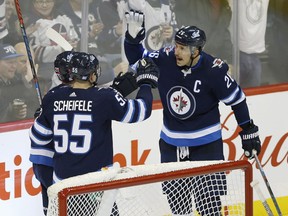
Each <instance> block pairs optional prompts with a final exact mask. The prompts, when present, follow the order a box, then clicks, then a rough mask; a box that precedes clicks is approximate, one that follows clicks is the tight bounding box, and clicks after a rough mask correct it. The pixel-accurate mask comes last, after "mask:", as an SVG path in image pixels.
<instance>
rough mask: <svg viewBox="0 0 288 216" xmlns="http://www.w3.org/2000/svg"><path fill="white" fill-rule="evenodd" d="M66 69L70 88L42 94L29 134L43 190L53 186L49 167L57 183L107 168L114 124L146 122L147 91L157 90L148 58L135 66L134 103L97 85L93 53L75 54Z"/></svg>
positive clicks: (155, 73)
mask: <svg viewBox="0 0 288 216" xmlns="http://www.w3.org/2000/svg"><path fill="white" fill-rule="evenodd" d="M70 67H71V74H70V76H71V80H70V83H69V85H62V86H60V87H57V88H55V89H52V90H51V91H49V92H48V93H47V94H46V95H45V97H44V98H43V106H42V112H41V114H40V115H39V116H38V117H37V118H36V120H35V122H34V124H33V125H32V127H31V130H30V139H31V153H30V161H31V162H32V163H33V167H35V165H36V167H38V168H36V169H34V172H35V175H36V178H37V179H38V180H39V181H40V182H41V184H42V185H46V187H49V186H50V185H51V184H52V183H51V182H50V180H49V178H50V176H49V175H48V174H46V171H47V167H48V168H50V170H51V169H52V170H53V182H58V181H60V180H62V179H65V178H69V177H71V176H76V175H80V174H85V173H88V172H94V171H99V170H101V168H102V167H107V166H111V165H112V164H113V145H112V129H111V124H112V120H116V121H120V122H124V123H136V122H140V121H144V120H145V119H147V118H148V117H149V116H150V115H151V111H152V99H153V98H152V93H151V87H152V88H155V87H157V77H158V68H157V67H156V66H155V65H154V63H153V62H152V61H151V60H150V59H148V58H147V59H142V60H141V61H139V63H138V64H137V66H136V79H137V85H138V86H139V91H138V94H137V96H136V99H134V100H132V99H129V100H128V99H126V98H124V97H123V96H122V95H121V93H120V92H118V91H117V90H115V89H114V88H111V87H108V88H99V87H97V86H95V83H96V81H97V78H98V77H99V75H100V68H99V63H98V60H97V58H96V57H95V56H94V55H92V54H86V53H77V54H75V53H74V54H73V56H72V59H71V61H70ZM147 77H148V78H147ZM39 167H40V168H39ZM43 167H44V169H43ZM45 168H46V169H45ZM45 178H47V179H45ZM49 184H50V185H49Z"/></svg>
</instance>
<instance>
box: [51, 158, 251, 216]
mask: <svg viewBox="0 0 288 216" xmlns="http://www.w3.org/2000/svg"><path fill="white" fill-rule="evenodd" d="M223 176H224V178H223ZM252 176H253V171H252V165H251V164H250V163H249V162H248V161H244V160H241V161H197V162H191V161H189V162H173V163H162V164H151V165H139V166H130V167H124V168H113V169H109V170H105V171H101V172H94V173H88V174H85V175H80V176H75V177H72V178H68V179H65V180H63V181H61V182H58V183H56V184H54V185H52V186H51V187H49V188H48V196H49V207H48V216H66V215H67V216H72V215H77V216H81V215H83V216H84V215H85V216H89V215H91V216H92V215H93V216H96V215H99V216H105V215H107V216H110V215H111V216H112V215H113V216H117V215H120V216H135V215H137V216H138V215H139V216H141V215H143V216H144V215H153V216H158V215H159V216H170V215H171V216H172V215H191V216H192V215H195V216H196V215H200V214H199V211H201V210H200V209H202V210H203V211H207V209H208V210H209V209H210V208H211V212H213V209H215V208H214V206H215V205H216V206H217V205H218V204H219V202H215V203H218V204H215V203H214V201H215V200H217V199H216V198H217V197H220V203H221V210H220V211H221V215H223V216H224V215H237V216H239V215H253V190H252V188H251V186H250V182H251V181H252V180H253V179H252ZM198 187H199V188H198ZM205 187H206V189H207V187H208V188H210V189H211V187H212V188H213V190H212V191H214V192H213V193H212V192H210V193H209V197H208V199H207V200H206V201H205V202H202V201H201V202H199V198H197V196H201V195H203V193H204V191H205ZM218 190H219V191H218ZM215 191H216V192H215ZM177 194H178V195H177ZM210 194H211V195H210ZM174 195H175V197H174ZM179 200H181V202H178V201H179ZM197 200H198V201H197ZM218 201H219V200H218ZM175 202H176V205H175ZM171 204H172V205H171ZM202 204H203V206H201V205H202ZM204 204H205V205H204ZM187 206H188V207H189V209H191V208H190V206H192V208H193V209H192V210H189V209H188V210H187ZM196 206H198V208H197V209H196ZM183 209H184V210H183ZM185 209H186V210H185ZM197 210H199V211H197ZM187 211H190V212H188V213H187ZM173 212H174V213H173ZM175 212H176V213H175ZM206 214H208V213H206ZM211 215H218V214H216V213H215V214H211ZM219 215H220V213H219Z"/></svg>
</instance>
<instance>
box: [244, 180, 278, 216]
mask: <svg viewBox="0 0 288 216" xmlns="http://www.w3.org/2000/svg"><path fill="white" fill-rule="evenodd" d="M258 184H259V181H258V180H254V181H252V182H251V183H250V185H251V187H252V188H254V189H255V191H256V193H257V194H258V197H259V198H260V201H261V202H262V204H263V206H264V208H265V210H266V212H267V213H268V215H269V216H273V213H272V211H271V209H270V207H269V205H268V203H267V201H266V200H265V197H264V195H263V193H262V191H261V190H260V188H259V185H258Z"/></svg>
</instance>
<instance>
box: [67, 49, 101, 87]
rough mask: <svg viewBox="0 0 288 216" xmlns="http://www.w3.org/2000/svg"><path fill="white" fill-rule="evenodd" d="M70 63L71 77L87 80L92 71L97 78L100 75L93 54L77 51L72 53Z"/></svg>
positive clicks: (96, 60)
mask: <svg viewBox="0 0 288 216" xmlns="http://www.w3.org/2000/svg"><path fill="white" fill-rule="evenodd" d="M70 65H71V76H72V78H75V79H78V80H84V81H87V80H88V79H89V76H90V74H92V73H95V74H96V77H97V79H98V77H99V76H100V67H99V61H98V59H97V58H96V56H95V55H93V54H88V53H85V52H78V53H77V54H75V55H73V57H72V59H71V61H70Z"/></svg>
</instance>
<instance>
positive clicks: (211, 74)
mask: <svg viewBox="0 0 288 216" xmlns="http://www.w3.org/2000/svg"><path fill="white" fill-rule="evenodd" d="M126 21H127V23H128V26H127V31H126V34H125V41H124V47H125V53H126V56H127V59H128V61H129V63H130V64H134V63H135V62H136V61H137V60H138V59H140V58H141V57H142V56H148V57H150V58H151V59H153V61H154V62H155V64H156V65H158V67H159V70H160V77H159V85H158V90H159V94H160V98H161V102H162V105H163V126H162V130H161V134H160V141H159V146H160V153H161V162H162V163H164V162H173V161H185V160H190V161H201V160H224V154H223V141H222V135H221V123H220V113H219V109H218V104H219V102H220V101H221V102H223V103H224V104H226V105H228V106H231V107H232V109H233V111H234V114H235V118H236V120H237V123H238V125H239V126H240V127H241V128H242V131H241V132H240V136H241V138H242V148H243V149H244V152H245V156H247V157H248V158H253V152H252V150H253V149H255V150H256V151H257V154H259V152H260V150H261V145H260V140H259V137H258V127H257V126H256V125H254V123H253V121H252V120H251V118H250V116H249V111H248V107H247V104H246V99H245V95H244V93H243V91H242V89H241V88H240V86H239V85H238V84H237V83H236V81H235V80H233V79H232V78H231V77H230V75H229V74H228V69H229V67H228V65H227V64H226V63H225V62H224V61H222V60H221V59H220V58H215V57H213V56H211V55H209V54H208V53H205V52H204V51H203V48H204V45H205V42H206V35H205V32H204V31H203V30H201V29H199V28H197V27H196V26H184V27H182V28H180V29H179V30H178V31H177V32H176V35H175V38H174V40H175V46H169V47H163V48H161V49H160V50H158V51H155V52H148V51H147V50H145V49H144V48H143V46H142V43H141V42H142V41H143V39H144V38H145V27H144V23H143V14H142V13H141V12H136V11H130V12H127V13H126ZM222 177H223V180H224V181H225V175H224V174H223V175H222ZM219 180H220V179H219ZM195 188H196V187H194V189H193V190H192V188H191V191H189V190H186V191H183V193H187V194H188V195H189V194H193V195H194V198H195V200H196V209H197V211H198V212H199V214H200V215H221V214H220V212H221V200H220V195H222V194H223V192H218V191H217V181H216V180H215V182H214V184H213V186H212V185H206V187H205V186H204V187H202V189H201V191H197V189H195ZM169 191H173V190H172V189H171V190H167V191H165V192H166V194H167V198H168V202H169V205H170V208H171V210H172V213H173V215H192V202H189V204H187V205H186V207H185V209H177V206H179V205H178V204H179V203H180V202H182V201H183V200H182V199H181V196H182V197H187V196H185V195H183V194H181V193H179V194H178V195H179V196H178V197H177V194H174V193H173V194H172V193H169ZM209 193H210V194H211V193H213V194H216V195H217V196H216V198H215V200H214V201H215V202H213V206H212V207H211V208H205V207H204V208H203V206H205V205H207V203H208V201H207V200H209V198H210V197H209ZM199 203H202V205H201V206H202V207H200V204H199Z"/></svg>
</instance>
